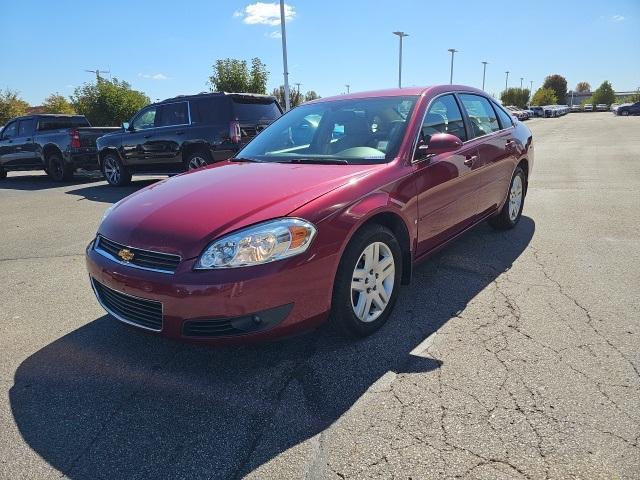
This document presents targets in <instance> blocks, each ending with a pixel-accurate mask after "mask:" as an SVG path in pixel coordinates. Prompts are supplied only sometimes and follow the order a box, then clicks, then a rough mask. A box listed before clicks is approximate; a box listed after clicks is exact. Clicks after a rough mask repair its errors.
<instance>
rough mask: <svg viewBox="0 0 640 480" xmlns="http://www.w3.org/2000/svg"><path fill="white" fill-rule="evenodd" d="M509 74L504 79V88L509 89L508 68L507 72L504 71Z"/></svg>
mask: <svg viewBox="0 0 640 480" xmlns="http://www.w3.org/2000/svg"><path fill="white" fill-rule="evenodd" d="M504 73H506V74H507V78H505V80H504V89H505V90H506V89H507V85H508V84H509V70H507V71H506V72H504Z"/></svg>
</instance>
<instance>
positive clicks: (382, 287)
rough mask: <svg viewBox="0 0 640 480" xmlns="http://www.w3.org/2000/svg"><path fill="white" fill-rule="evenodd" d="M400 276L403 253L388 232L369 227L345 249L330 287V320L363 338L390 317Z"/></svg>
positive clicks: (357, 235) (385, 229)
mask: <svg viewBox="0 0 640 480" xmlns="http://www.w3.org/2000/svg"><path fill="white" fill-rule="evenodd" d="M401 276H402V251H401V249H400V245H399V243H398V240H397V239H396V237H395V236H394V235H393V232H391V231H390V230H389V229H387V228H385V227H383V226H381V225H369V226H366V227H364V228H363V229H362V230H360V231H358V232H357V233H356V234H355V235H354V237H353V238H352V239H351V242H349V245H348V246H347V248H346V249H345V252H344V254H343V255H342V259H341V261H340V266H339V267H338V273H337V275H336V281H335V284H334V288H333V299H332V304H331V317H332V321H333V322H334V323H335V324H336V325H337V326H338V327H340V329H341V330H342V331H343V332H345V333H347V334H348V335H350V336H355V337H364V336H367V335H370V334H372V333H373V332H375V331H376V330H378V329H379V328H380V327H381V326H382V325H384V323H385V322H386V321H387V319H388V318H389V315H390V314H391V311H392V310H393V306H394V304H395V302H396V299H397V296H398V289H399V286H400V279H401Z"/></svg>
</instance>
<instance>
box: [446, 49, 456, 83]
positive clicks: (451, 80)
mask: <svg viewBox="0 0 640 480" xmlns="http://www.w3.org/2000/svg"><path fill="white" fill-rule="evenodd" d="M448 51H449V52H451V73H450V75H449V85H452V84H453V56H454V55H455V53H456V52H457V51H458V50H456V49H455V48H450V49H448Z"/></svg>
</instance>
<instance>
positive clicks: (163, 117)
mask: <svg viewBox="0 0 640 480" xmlns="http://www.w3.org/2000/svg"><path fill="white" fill-rule="evenodd" d="M156 117H157V118H156V119H155V126H156V127H169V126H171V125H187V124H188V123H189V108H188V107H187V102H177V103H164V104H162V105H159V106H158V113H157V115H156Z"/></svg>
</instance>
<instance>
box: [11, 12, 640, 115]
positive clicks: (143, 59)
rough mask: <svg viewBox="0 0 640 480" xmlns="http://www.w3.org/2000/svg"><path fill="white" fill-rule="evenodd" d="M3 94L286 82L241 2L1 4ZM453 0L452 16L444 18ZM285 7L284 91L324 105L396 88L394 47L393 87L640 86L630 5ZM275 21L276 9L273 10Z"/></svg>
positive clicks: (274, 44)
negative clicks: (220, 61) (224, 69)
mask: <svg viewBox="0 0 640 480" xmlns="http://www.w3.org/2000/svg"><path fill="white" fill-rule="evenodd" d="M2 3H3V5H2V8H1V9H0V10H1V11H2V13H1V16H2V17H1V18H2V21H1V27H0V41H1V42H2V45H3V48H1V49H0V88H11V89H15V90H18V91H20V93H21V95H22V96H23V98H24V99H25V100H27V101H28V102H30V103H32V104H38V103H40V102H41V101H42V100H43V99H44V98H45V97H46V96H47V95H48V94H50V93H52V92H59V93H62V94H64V95H69V94H71V93H72V92H73V87H74V86H78V85H81V84H82V83H83V82H86V81H90V80H92V74H90V73H87V72H85V71H84V70H85V69H95V68H99V69H104V70H110V71H111V75H112V76H114V77H118V78H120V79H123V80H127V81H128V82H130V83H131V84H132V85H133V87H134V88H136V89H139V90H142V91H144V92H146V93H147V94H148V95H149V97H151V99H152V100H155V99H163V98H167V97H171V96H174V95H177V94H186V93H195V92H200V91H203V90H207V88H208V87H207V85H206V80H207V77H208V76H209V75H210V73H211V64H212V63H213V62H214V61H215V59H217V58H225V57H235V58H245V59H250V58H251V57H254V56H257V57H260V58H261V59H262V60H263V61H264V62H265V63H266V64H267V67H268V70H269V71H270V78H269V90H271V88H273V87H275V86H277V85H279V84H281V83H282V51H281V43H280V42H281V40H280V38H278V31H279V22H278V21H277V19H274V18H273V17H271V16H270V14H271V13H272V12H273V8H272V7H269V6H268V5H267V6H265V5H256V4H255V2H250V1H231V0H229V1H216V0H208V1H201V0H193V1H191V0H184V1H183V2H180V3H178V4H176V3H175V2H165V1H155V2H151V1H149V2H132V1H130V0H129V1H119V0H111V1H110V2H72V1H65V0H57V1H55V2H42V1H32V0H22V1H20V2H15V1H14V2H9V1H3V2H2ZM453 3H455V5H456V7H451V6H450V5H452V4H453ZM453 3H452V2H433V1H418V0H394V1H383V0H378V1H373V0H371V1H364V0H341V1H336V0H288V1H287V4H288V5H290V10H289V15H290V19H289V21H288V22H287V38H288V45H289V71H290V82H291V83H292V84H293V83H296V82H300V83H301V84H302V85H301V90H304V91H306V90H309V89H313V90H316V91H317V92H318V93H319V94H320V95H322V96H329V95H334V94H339V93H342V92H344V91H345V86H344V84H346V83H349V84H350V85H351V91H360V90H371V89H376V88H387V87H393V86H396V85H397V68H398V64H397V62H398V39H397V37H395V36H394V35H392V33H391V32H392V31H394V30H403V31H405V32H407V33H409V35H410V36H409V37H407V38H406V39H405V44H404V62H403V85H405V86H409V85H430V84H437V83H448V81H449V61H450V57H449V55H450V54H449V52H447V49H448V48H456V49H457V50H459V53H457V54H456V58H455V68H454V82H455V83H460V84H467V85H472V86H477V87H480V86H481V84H482V64H481V63H480V62H481V61H482V60H486V61H488V62H489V65H488V67H487V81H486V90H487V91H488V92H490V93H499V92H500V90H502V89H503V88H504V81H505V74H504V72H505V71H506V70H509V71H510V72H511V73H510V75H509V84H510V86H519V85H520V77H524V79H525V80H524V84H525V85H526V86H528V84H529V81H530V80H533V86H534V90H535V89H536V88H537V87H539V86H540V85H541V83H542V82H543V80H544V77H545V76H546V75H548V74H551V73H560V74H562V75H564V76H565V77H566V78H567V80H568V82H569V88H572V87H574V86H575V84H576V83H577V82H579V81H581V80H586V81H588V82H590V83H591V85H592V87H593V88H595V87H597V86H598V85H599V84H600V83H601V82H602V81H603V80H609V81H611V82H612V84H613V86H614V89H616V90H631V89H636V88H639V87H640V62H639V61H638V60H639V57H638V52H640V1H639V0H609V1H606V2H603V1H597V2H596V1H592V2H589V1H584V0H583V1H558V0H555V1H547V0H542V1H533V0H530V1H528V2H517V1H513V0H510V1H490V0H487V1H485V2H477V1H466V0H461V1H459V2H453ZM276 11H277V10H276Z"/></svg>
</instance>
